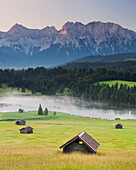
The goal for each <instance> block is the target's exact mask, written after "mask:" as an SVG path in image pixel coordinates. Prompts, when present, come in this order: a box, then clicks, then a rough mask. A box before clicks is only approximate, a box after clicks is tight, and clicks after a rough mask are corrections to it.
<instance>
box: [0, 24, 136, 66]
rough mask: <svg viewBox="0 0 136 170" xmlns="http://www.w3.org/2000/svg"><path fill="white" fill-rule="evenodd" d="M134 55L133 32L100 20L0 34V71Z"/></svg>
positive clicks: (135, 36) (19, 27) (135, 41)
mask: <svg viewBox="0 0 136 170" xmlns="http://www.w3.org/2000/svg"><path fill="white" fill-rule="evenodd" d="M134 52H136V32H134V31H132V30H128V29H126V28H123V27H121V26H120V25H118V24H115V23H111V22H107V23H103V22H100V21H94V22H89V23H88V24H86V25H84V24H82V23H80V22H75V23H74V22H67V23H65V24H64V25H63V26H62V29H61V30H57V29H56V28H55V27H54V26H51V27H49V26H47V27H45V28H43V29H29V28H26V27H24V26H22V25H20V24H15V25H14V26H13V27H12V28H11V29H10V30H9V31H7V32H0V68H28V67H37V66H44V67H53V66H57V65H62V64H64V63H67V62H70V61H73V60H76V59H79V58H82V57H85V56H88V55H93V56H95V55H111V54H119V53H134Z"/></svg>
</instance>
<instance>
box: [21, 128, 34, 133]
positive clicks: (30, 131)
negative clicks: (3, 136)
mask: <svg viewBox="0 0 136 170" xmlns="http://www.w3.org/2000/svg"><path fill="white" fill-rule="evenodd" d="M20 133H33V130H28V129H21V130H20Z"/></svg>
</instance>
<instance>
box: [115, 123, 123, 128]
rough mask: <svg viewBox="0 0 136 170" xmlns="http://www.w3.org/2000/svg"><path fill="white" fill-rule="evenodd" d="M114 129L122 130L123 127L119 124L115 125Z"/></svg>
mask: <svg viewBox="0 0 136 170" xmlns="http://www.w3.org/2000/svg"><path fill="white" fill-rule="evenodd" d="M115 128H116V129H122V128H123V125H122V124H121V123H118V124H116V125H115Z"/></svg>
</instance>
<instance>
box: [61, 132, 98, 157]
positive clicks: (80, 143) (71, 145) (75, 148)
mask: <svg viewBox="0 0 136 170" xmlns="http://www.w3.org/2000/svg"><path fill="white" fill-rule="evenodd" d="M99 145H100V144H99V143H98V142H97V141H95V140H94V139H93V138H92V137H91V136H90V135H88V134H87V133H86V132H85V131H83V132H81V133H80V134H78V135H77V136H75V137H74V138H72V139H71V140H69V141H68V142H66V143H65V144H64V145H62V146H60V149H61V148H63V152H64V153H71V152H83V153H95V154H96V152H97V148H98V146H99Z"/></svg>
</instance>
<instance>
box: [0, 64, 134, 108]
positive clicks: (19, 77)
mask: <svg viewBox="0 0 136 170" xmlns="http://www.w3.org/2000/svg"><path fill="white" fill-rule="evenodd" d="M107 80H127V81H134V82H136V73H133V72H122V71H114V70H106V69H105V68H97V69H96V70H95V71H94V70H92V69H89V68H84V69H74V70H68V69H63V68H62V67H58V68H53V69H45V68H43V67H39V68H35V69H33V68H29V69H26V70H24V69H22V70H14V69H5V70H0V85H2V84H3V83H6V84H7V85H8V86H9V87H18V88H22V89H25V88H27V89H29V90H31V91H32V93H33V94H35V93H36V92H41V94H45V95H55V94H56V92H57V91H59V92H63V91H64V89H65V88H68V89H69V91H70V94H72V95H73V96H77V97H82V98H84V99H88V100H96V101H107V102H116V103H123V104H133V105H135V104H136V87H132V88H130V87H127V86H126V85H121V86H120V87H118V84H116V85H115V86H112V87H109V86H108V85H99V84H97V85H94V83H96V82H99V81H107Z"/></svg>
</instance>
